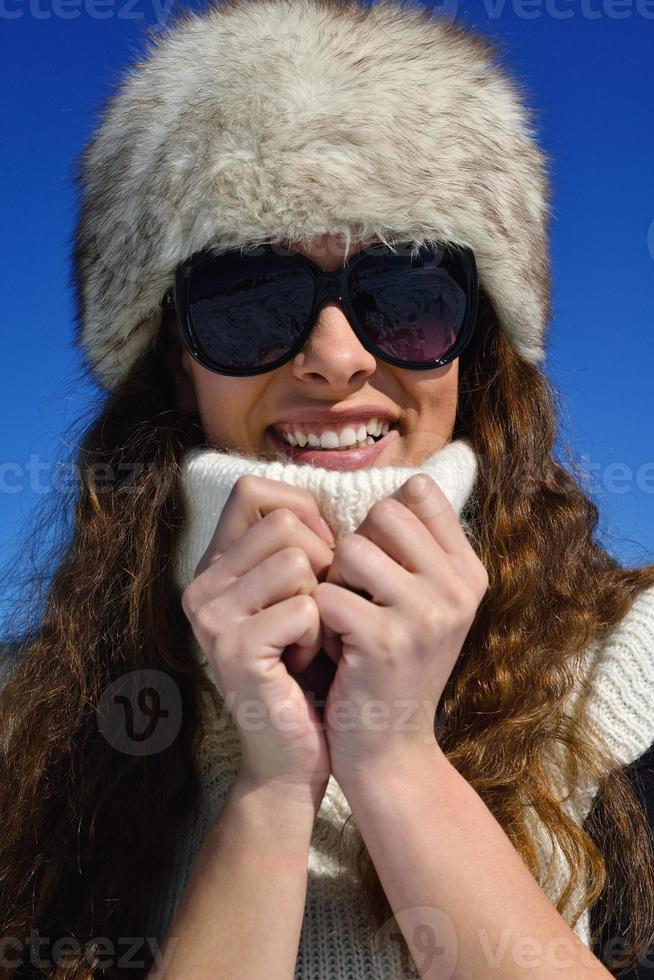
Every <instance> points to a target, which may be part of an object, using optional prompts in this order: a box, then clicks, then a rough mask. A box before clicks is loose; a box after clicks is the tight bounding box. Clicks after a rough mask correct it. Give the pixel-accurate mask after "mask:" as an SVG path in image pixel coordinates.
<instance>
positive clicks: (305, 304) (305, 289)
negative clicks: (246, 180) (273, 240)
mask: <svg viewBox="0 0 654 980" xmlns="http://www.w3.org/2000/svg"><path fill="white" fill-rule="evenodd" d="M312 300H313V279H312V277H311V276H310V275H309V274H308V273H307V272H306V271H303V270H302V269H299V268H298V266H297V265H296V264H295V263H294V262H293V261H292V260H291V259H290V258H288V257H286V256H283V255H280V254H275V253H274V252H270V251H259V252H257V253H255V254H248V253H243V254H242V253H241V252H240V250H233V251H229V252H224V253H223V254H222V255H214V256H210V257H208V258H207V260H206V261H205V262H203V263H200V264H198V265H197V266H195V268H194V269H193V272H192V275H191V281H190V286H189V296H188V304H189V314H190V318H191V323H192V326H193V332H194V334H195V340H196V343H197V345H198V348H199V351H200V353H201V354H202V355H203V356H204V357H205V359H208V361H209V362H212V363H213V364H214V365H215V366H216V367H222V368H226V369H228V370H231V371H247V370H250V369H252V368H261V367H265V366H266V365H269V364H274V363H275V362H277V361H279V360H280V359H281V358H283V357H284V355H285V354H287V353H288V351H289V350H290V348H291V347H292V345H293V344H294V343H295V342H296V341H297V339H298V338H299V336H300V335H301V333H302V330H303V328H304V326H305V324H306V321H307V317H308V314H309V311H310V309H311V303H312Z"/></svg>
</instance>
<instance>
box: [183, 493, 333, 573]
mask: <svg viewBox="0 0 654 980" xmlns="http://www.w3.org/2000/svg"><path fill="white" fill-rule="evenodd" d="M279 508H286V509H288V510H291V511H292V512H293V513H294V514H296V515H297V517H298V518H299V520H300V521H302V522H303V523H304V524H306V526H307V527H308V528H310V529H311V530H312V531H313V532H314V534H316V535H317V536H318V537H319V538H320V539H321V540H322V541H323V542H327V540H328V538H330V532H329V530H328V529H325V527H324V526H323V524H322V516H321V514H320V510H319V508H318V502H317V501H316V499H315V497H314V496H313V494H312V493H310V492H309V491H308V490H304V489H303V488H302V487H295V486H292V485H291V484H290V483H284V482H283V481H281V480H271V479H268V478H267V477H259V476H253V475H252V474H248V475H247V476H243V477H240V478H239V479H238V480H237V481H236V483H235V484H234V486H233V487H232V490H231V492H230V495H229V497H228V498H227V501H226V503H225V506H224V507H223V509H222V511H221V514H220V518H219V520H218V523H217V525H216V529H215V531H214V533H213V536H212V538H211V541H210V542H209V545H208V547H207V549H206V551H205V553H204V555H203V556H202V559H201V561H200V563H199V565H198V568H197V569H196V575H198V574H199V573H200V571H202V570H203V569H204V568H206V567H207V566H208V565H209V564H210V563H211V562H212V561H213V560H214V559H215V558H216V557H217V556H218V555H221V554H222V553H223V552H225V551H227V549H228V548H229V547H231V545H233V544H234V543H235V542H236V541H238V540H239V539H240V538H241V537H242V536H243V535H244V534H245V533H246V532H247V531H248V530H249V529H250V528H251V527H252V526H253V525H256V524H257V523H258V522H259V521H260V520H261V519H262V518H263V517H265V516H266V514H269V513H270V512H271V511H274V510H278V509H279Z"/></svg>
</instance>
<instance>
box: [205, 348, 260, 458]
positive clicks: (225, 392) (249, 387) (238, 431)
mask: <svg viewBox="0 0 654 980" xmlns="http://www.w3.org/2000/svg"><path fill="white" fill-rule="evenodd" d="M191 360H192V361H193V358H191ZM192 371H193V379H194V386H195V394H196V399H197V404H198V413H199V415H200V418H201V420H202V425H203V428H204V432H205V436H206V438H207V441H208V442H211V443H213V444H214V445H217V446H225V447H233V446H235V445H236V444H237V443H238V444H242V445H248V444H249V442H250V441H251V439H252V438H253V437H254V436H255V435H256V433H255V432H254V431H252V432H251V431H250V429H252V428H253V427H254V426H255V425H256V410H257V406H258V405H259V406H260V405H261V404H262V401H261V396H260V394H259V389H260V387H261V384H260V383H257V380H258V379H257V378H256V377H254V378H230V377H226V376H224V375H220V374H215V373H214V372H213V371H208V370H207V369H206V368H203V367H202V366H201V365H200V364H198V363H197V361H193V367H192Z"/></svg>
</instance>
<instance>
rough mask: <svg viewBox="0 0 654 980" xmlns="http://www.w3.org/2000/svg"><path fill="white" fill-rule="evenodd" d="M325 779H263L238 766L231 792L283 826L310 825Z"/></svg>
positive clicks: (316, 809)
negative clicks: (293, 780) (308, 781)
mask: <svg viewBox="0 0 654 980" xmlns="http://www.w3.org/2000/svg"><path fill="white" fill-rule="evenodd" d="M327 782H328V779H325V780H324V781H321V782H320V783H319V784H318V783H317V784H312V783H299V782H297V783H296V782H291V781H285V780H283V779H281V778H271V779H268V780H262V779H260V778H259V777H257V776H254V775H253V774H251V773H249V772H248V771H247V770H246V769H241V770H239V772H238V773H237V776H236V779H235V781H234V784H233V786H232V790H231V794H230V795H232V796H233V797H234V798H237V799H238V800H239V801H241V802H243V803H245V804H246V805H248V806H249V807H250V808H251V810H252V812H253V814H256V813H261V814H262V815H265V816H266V817H267V818H268V819H269V818H270V817H272V818H273V820H275V821H280V822H282V823H283V825H284V826H288V825H292V826H299V827H306V826H309V827H313V823H314V821H315V818H316V815H317V813H318V810H319V809H320V804H321V802H322V798H323V796H324V794H325V789H326V787H327Z"/></svg>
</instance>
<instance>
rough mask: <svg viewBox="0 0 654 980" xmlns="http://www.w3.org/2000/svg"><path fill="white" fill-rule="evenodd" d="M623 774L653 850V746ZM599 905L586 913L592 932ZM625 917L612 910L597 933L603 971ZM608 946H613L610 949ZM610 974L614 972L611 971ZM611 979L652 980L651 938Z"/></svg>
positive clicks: (617, 942) (620, 937)
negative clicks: (637, 957) (632, 963)
mask: <svg viewBox="0 0 654 980" xmlns="http://www.w3.org/2000/svg"><path fill="white" fill-rule="evenodd" d="M624 771H625V773H626V774H627V776H628V778H629V782H630V783H631V785H632V786H633V789H634V792H635V795H636V797H637V799H638V801H639V802H640V804H641V807H642V809H643V812H644V813H645V815H646V817H647V821H648V824H649V827H650V831H651V834H652V837H651V843H652V845H653V846H654V744H652V745H651V746H650V747H649V748H648V749H647V750H646V751H645V752H644V753H643V754H642V755H641V756H640V757H639V758H638V759H636V760H635V761H634V762H632V763H631V764H630V765H628V766H625V770H624ZM599 913H600V901H599V900H598V901H597V902H595V904H594V905H593V906H592V908H591V910H590V921H591V928H592V929H593V930H594V929H595V927H596V924H598V923H599V921H600V915H599ZM627 915H628V913H627V911H626V910H624V909H614V910H613V913H612V915H611V917H610V919H609V921H608V922H607V923H606V925H605V926H604V928H603V929H602V932H601V938H600V940H599V942H600V945H599V947H598V949H597V950H596V951H595V955H596V956H598V957H599V959H601V961H602V963H603V964H604V965H605V966H606V968H607V969H609V970H610V969H611V958H612V955H613V954H612V948H613V949H614V950H615V951H616V953H619V952H620V950H621V949H622V948H623V947H622V942H621V941H622V940H623V938H624V933H623V927H624V922H625V919H626V917H627ZM612 944H614V945H613V946H612ZM612 972H614V971H612ZM614 975H616V976H617V977H619V980H654V935H653V936H652V942H651V943H650V946H649V949H648V950H647V952H646V953H645V954H644V955H643V956H642V957H641V959H640V962H639V964H637V965H636V966H635V967H633V969H631V970H629V971H628V972H627V973H624V972H623V973H617V972H615V973H614Z"/></svg>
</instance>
